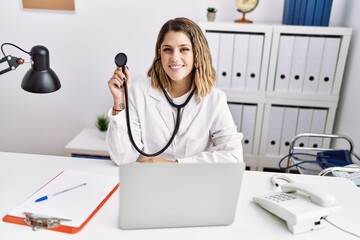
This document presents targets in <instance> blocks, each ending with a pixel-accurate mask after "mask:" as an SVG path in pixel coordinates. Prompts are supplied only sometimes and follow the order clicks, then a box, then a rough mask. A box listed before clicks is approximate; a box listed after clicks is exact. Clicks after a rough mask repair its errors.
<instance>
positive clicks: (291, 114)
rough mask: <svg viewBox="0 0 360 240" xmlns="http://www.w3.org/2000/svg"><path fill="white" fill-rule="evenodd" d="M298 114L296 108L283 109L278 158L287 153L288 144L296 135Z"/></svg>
mask: <svg viewBox="0 0 360 240" xmlns="http://www.w3.org/2000/svg"><path fill="white" fill-rule="evenodd" d="M298 112H299V110H298V108H297V107H286V108H285V111H284V120H283V125H282V135H281V143H280V156H286V155H287V154H288V153H289V148H290V142H291V140H292V139H293V137H295V134H296V126H297V121H298Z"/></svg>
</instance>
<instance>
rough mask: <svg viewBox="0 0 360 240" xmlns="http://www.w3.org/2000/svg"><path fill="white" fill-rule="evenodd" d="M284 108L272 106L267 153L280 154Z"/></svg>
mask: <svg viewBox="0 0 360 240" xmlns="http://www.w3.org/2000/svg"><path fill="white" fill-rule="evenodd" d="M284 110H285V109H284V107H278V106H272V107H271V110H270V121H269V128H268V134H267V138H266V150H265V154H266V155H275V156H278V155H279V151H280V140H281V134H282V133H281V131H282V125H283V117H284Z"/></svg>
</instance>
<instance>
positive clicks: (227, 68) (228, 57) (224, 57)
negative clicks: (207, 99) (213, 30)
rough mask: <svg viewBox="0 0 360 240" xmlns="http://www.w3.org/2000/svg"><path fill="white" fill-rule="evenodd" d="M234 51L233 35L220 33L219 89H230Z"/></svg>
mask: <svg viewBox="0 0 360 240" xmlns="http://www.w3.org/2000/svg"><path fill="white" fill-rule="evenodd" d="M233 51H234V34H232V33H221V34H220V45H219V60H218V61H219V63H218V72H217V75H218V84H217V86H218V87H219V88H221V89H230V88H231V67H232V57H233Z"/></svg>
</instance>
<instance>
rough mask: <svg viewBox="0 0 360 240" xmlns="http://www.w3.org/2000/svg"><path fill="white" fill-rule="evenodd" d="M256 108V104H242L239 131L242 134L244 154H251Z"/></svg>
mask: <svg viewBox="0 0 360 240" xmlns="http://www.w3.org/2000/svg"><path fill="white" fill-rule="evenodd" d="M256 110H257V106H256V105H243V113H242V121H241V132H242V133H243V135H244V140H243V150H244V154H252V148H253V145H254V134H255V123H256Z"/></svg>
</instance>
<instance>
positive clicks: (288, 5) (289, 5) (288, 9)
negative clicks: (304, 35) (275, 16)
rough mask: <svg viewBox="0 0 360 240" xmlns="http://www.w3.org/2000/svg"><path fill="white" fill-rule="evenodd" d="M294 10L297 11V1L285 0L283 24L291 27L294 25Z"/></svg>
mask: <svg viewBox="0 0 360 240" xmlns="http://www.w3.org/2000/svg"><path fill="white" fill-rule="evenodd" d="M298 1H299V0H298ZM294 9H295V0H285V2H284V12H283V20H282V23H283V24H289V25H291V24H293V16H294Z"/></svg>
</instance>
